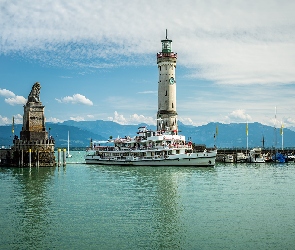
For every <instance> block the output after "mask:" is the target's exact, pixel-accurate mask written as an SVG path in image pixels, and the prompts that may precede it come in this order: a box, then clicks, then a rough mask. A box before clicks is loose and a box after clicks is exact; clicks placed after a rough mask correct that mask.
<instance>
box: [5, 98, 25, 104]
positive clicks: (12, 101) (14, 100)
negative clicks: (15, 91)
mask: <svg viewBox="0 0 295 250" xmlns="http://www.w3.org/2000/svg"><path fill="white" fill-rule="evenodd" d="M26 101H27V99H26V98H24V97H23V96H14V97H11V98H5V102H6V103H8V104H9V105H12V106H14V105H24V104H26Z"/></svg>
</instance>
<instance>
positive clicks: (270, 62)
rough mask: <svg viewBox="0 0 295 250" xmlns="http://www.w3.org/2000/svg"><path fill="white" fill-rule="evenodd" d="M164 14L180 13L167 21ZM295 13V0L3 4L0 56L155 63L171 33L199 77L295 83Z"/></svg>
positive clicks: (184, 61)
mask: <svg viewBox="0 0 295 250" xmlns="http://www.w3.org/2000/svg"><path fill="white" fill-rule="evenodd" d="M49 5H50V8H48V6H49ZM163 9H165V12H166V13H173V18H171V20H169V21H168V22H167V15H163ZM294 9H295V2H294V1H283V2H281V1H280V0H268V1H265V0H256V1H255V2H249V1H244V0H236V1H226V0H220V1H207V0H203V1H202V0H200V1H194V0H186V1H184V2H183V1H177V0H171V1H170V2H169V5H167V4H166V3H165V2H159V1H156V0H150V1H115V2H114V1H109V2H106V1H102V0H101V1H95V3H94V2H93V1H92V0H84V1H83V4H81V3H80V2H73V1H71V2H70V3H69V2H67V1H63V0H54V1H49V0H47V1H46V0H45V1H37V0H35V1H34V0H23V1H21V2H19V3H18V4H17V5H16V4H15V3H14V2H13V1H4V2H2V3H0V15H1V21H0V29H1V34H0V40H1V41H2V48H1V52H0V53H2V54H3V53H4V54H9V53H15V52H18V53H20V54H21V55H24V56H26V57H29V58H31V59H34V60H36V59H37V60H40V61H44V62H46V63H50V64H51V65H63V66H64V65H67V66H69V67H73V66H76V67H77V66H78V67H82V65H84V66H88V67H97V68H99V67H110V66H116V67H117V66H122V65H126V64H133V65H140V64H141V65H143V64H151V63H153V61H152V60H153V58H154V53H155V51H158V48H159V40H160V39H163V38H164V31H165V28H168V37H169V38H172V39H173V41H174V45H173V46H174V48H175V51H176V52H178V54H179V55H181V56H179V59H178V64H180V65H184V66H186V67H188V68H190V69H191V76H192V77H195V78H204V79H207V80H211V81H215V82H217V83H221V84H254V83H262V84H270V83H287V84H289V83H294V82H295V71H294V70H293V69H294V66H295V29H294V26H295V19H294V17H293V16H294V13H293V10H294ZM122 10H124V11H122ZM142 10H144V14H143V12H142ZM15 13H17V15H15ZM102 20H103V21H102ZM134 20H136V21H134ZM106 24H107V25H106ZM142 27H144V29H143V28H142ZM114 60H115V61H116V64H113V63H111V62H114ZM93 61H97V65H95V64H94V63H93Z"/></svg>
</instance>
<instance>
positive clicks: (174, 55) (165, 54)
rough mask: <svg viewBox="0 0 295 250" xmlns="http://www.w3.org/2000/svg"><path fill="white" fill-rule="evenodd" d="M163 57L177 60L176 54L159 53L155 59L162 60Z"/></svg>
mask: <svg viewBox="0 0 295 250" xmlns="http://www.w3.org/2000/svg"><path fill="white" fill-rule="evenodd" d="M163 57H170V58H175V59H177V53H174V52H159V53H157V58H158V59H159V58H163Z"/></svg>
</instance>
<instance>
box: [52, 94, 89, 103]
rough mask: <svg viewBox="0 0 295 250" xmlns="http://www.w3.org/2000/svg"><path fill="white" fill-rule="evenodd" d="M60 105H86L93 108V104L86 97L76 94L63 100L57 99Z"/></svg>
mask: <svg viewBox="0 0 295 250" xmlns="http://www.w3.org/2000/svg"><path fill="white" fill-rule="evenodd" d="M55 100H57V101H58V102H60V103H72V104H84V105H89V106H92V105H93V102H92V101H90V100H89V99H87V98H86V97H85V96H84V95H80V94H74V95H73V96H66V97H63V98H61V99H57V98H56V99H55Z"/></svg>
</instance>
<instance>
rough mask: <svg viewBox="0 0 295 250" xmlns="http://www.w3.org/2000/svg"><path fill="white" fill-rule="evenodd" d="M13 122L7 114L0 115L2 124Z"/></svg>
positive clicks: (0, 123)
mask: <svg viewBox="0 0 295 250" xmlns="http://www.w3.org/2000/svg"><path fill="white" fill-rule="evenodd" d="M11 123H12V122H11V121H10V120H9V119H8V118H7V117H5V116H1V115H0V125H7V124H11Z"/></svg>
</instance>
